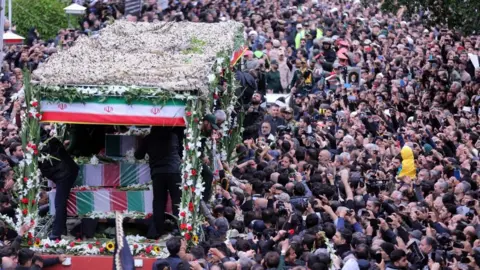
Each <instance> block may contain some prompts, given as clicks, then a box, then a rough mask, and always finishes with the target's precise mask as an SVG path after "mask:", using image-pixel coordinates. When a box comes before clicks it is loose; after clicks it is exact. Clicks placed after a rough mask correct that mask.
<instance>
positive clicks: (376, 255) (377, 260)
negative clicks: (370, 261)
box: [373, 252, 383, 263]
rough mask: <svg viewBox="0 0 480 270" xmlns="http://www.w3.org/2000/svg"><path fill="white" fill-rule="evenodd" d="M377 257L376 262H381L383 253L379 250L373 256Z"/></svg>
mask: <svg viewBox="0 0 480 270" xmlns="http://www.w3.org/2000/svg"><path fill="white" fill-rule="evenodd" d="M373 257H374V258H375V262H376V263H381V262H382V260H383V258H382V253H380V252H378V253H375V255H374V256H373Z"/></svg>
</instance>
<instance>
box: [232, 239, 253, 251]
mask: <svg viewBox="0 0 480 270" xmlns="http://www.w3.org/2000/svg"><path fill="white" fill-rule="evenodd" d="M235 248H236V250H238V251H249V250H250V249H252V248H251V247H250V243H249V242H248V240H245V239H238V240H237V242H236V243H235Z"/></svg>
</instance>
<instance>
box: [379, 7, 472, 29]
mask: <svg viewBox="0 0 480 270" xmlns="http://www.w3.org/2000/svg"><path fill="white" fill-rule="evenodd" d="M400 7H404V8H405V9H406V12H405V13H404V15H405V16H406V17H410V18H411V17H412V16H414V15H415V14H419V12H420V11H426V10H428V15H427V16H423V18H422V19H425V20H426V23H427V24H428V25H430V26H446V27H448V28H450V29H456V30H460V31H462V32H463V33H464V34H472V33H478V32H479V31H480V16H478V14H477V13H478V11H480V1H478V0H462V1H458V0H385V1H384V2H383V5H382V9H384V10H386V11H389V12H393V13H394V14H396V12H397V11H398V10H399V9H400Z"/></svg>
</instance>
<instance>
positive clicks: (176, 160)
mask: <svg viewBox="0 0 480 270" xmlns="http://www.w3.org/2000/svg"><path fill="white" fill-rule="evenodd" d="M177 133H178V132H176V131H175V130H174V129H173V128H171V127H152V130H151V132H150V134H148V135H147V136H146V137H145V138H143V140H142V141H141V143H140V146H139V148H138V149H137V151H135V158H136V159H143V158H145V154H148V158H149V159H148V162H149V164H150V174H151V175H152V176H154V175H157V174H161V173H180V165H181V158H180V151H181V142H180V138H179V136H178V134H177Z"/></svg>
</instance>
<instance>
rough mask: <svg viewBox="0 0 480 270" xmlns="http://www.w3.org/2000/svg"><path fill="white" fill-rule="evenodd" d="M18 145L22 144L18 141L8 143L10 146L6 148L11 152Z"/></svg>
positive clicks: (15, 149)
mask: <svg viewBox="0 0 480 270" xmlns="http://www.w3.org/2000/svg"><path fill="white" fill-rule="evenodd" d="M19 146H22V144H21V143H18V142H14V143H12V144H11V145H10V147H9V148H8V150H9V151H10V154H12V153H13V152H15V151H17V147H19Z"/></svg>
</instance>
